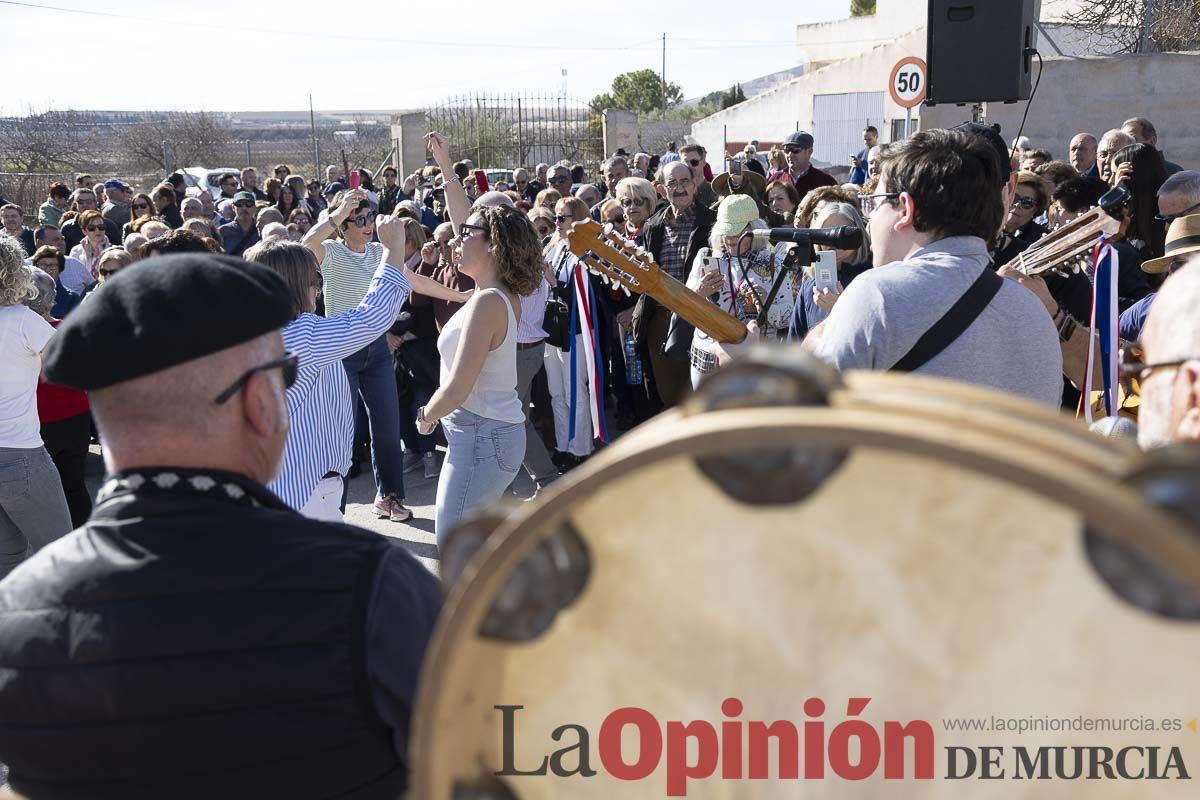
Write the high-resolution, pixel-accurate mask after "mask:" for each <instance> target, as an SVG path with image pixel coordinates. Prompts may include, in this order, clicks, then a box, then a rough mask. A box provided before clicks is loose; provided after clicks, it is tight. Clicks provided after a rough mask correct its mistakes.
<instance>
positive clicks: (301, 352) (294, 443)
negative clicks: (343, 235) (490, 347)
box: [270, 264, 412, 509]
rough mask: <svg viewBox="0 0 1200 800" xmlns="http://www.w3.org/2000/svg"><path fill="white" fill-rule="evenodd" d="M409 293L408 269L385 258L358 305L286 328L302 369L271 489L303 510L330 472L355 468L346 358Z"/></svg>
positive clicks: (387, 323)
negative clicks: (386, 260)
mask: <svg viewBox="0 0 1200 800" xmlns="http://www.w3.org/2000/svg"><path fill="white" fill-rule="evenodd" d="M411 291H412V287H411V286H410V285H409V283H408V279H407V278H405V277H404V273H403V272H401V271H400V270H399V269H397V268H396V267H393V266H392V265H390V264H380V266H379V269H377V270H375V275H374V277H373V278H372V279H371V285H370V287H369V288H368V289H367V294H366V296H365V297H363V299H362V302H361V303H359V305H358V307H357V308H352V309H350V310H349V311H344V312H342V313H341V314H338V315H337V316H334V317H328V318H326V317H318V316H317V315H316V314H307V313H305V314H301V315H300V316H298V317H296V318H295V319H294V320H292V321H291V322H290V323H288V325H287V327H285V328H284V329H283V344H284V346H285V347H286V348H287V349H288V350H290V351H291V352H293V353H295V354H296V355H297V356H298V357H299V360H300V369H299V371H298V373H297V375H296V382H295V383H294V384H293V385H292V388H290V389H288V390H287V404H288V419H289V421H290V428H289V430H288V438H287V443H286V444H285V445H284V448H283V461H282V462H281V465H280V468H279V475H278V476H277V477H276V478H275V480H273V481H271V483H270V489H271V491H273V492H275V494H277V495H278V496H279V497H280V498H281V499H282V500H283V501H284V502H285V503H287V504H288V505H289V506H291V507H292V508H295V509H300V508H303V507H304V504H305V503H306V502H308V498H309V496H310V495H311V494H312V491H313V489H315V488H316V486H317V484H318V483H319V482H320V481H321V478H323V477H324V476H325V475H326V474H327V473H330V472H337V473H339V474H341V475H345V474H346V472H347V470H349V469H350V455H351V448H352V442H353V439H354V404H353V403H352V402H351V398H350V382H349V381H348V380H347V379H346V369H345V367H343V366H342V359H343V358H345V357H346V356H348V355H351V354H353V353H356V352H358V351H359V350H361V349H362V348H364V347H366V346H367V345H368V344H370V343H371V342H373V341H375V340H376V339H378V338H379V336H380V334H382V333H383V332H384V331H386V330H387V329H388V328H390V327H391V326H392V323H393V322H395V321H396V315H397V314H399V313H400V307H401V306H403V305H404V301H405V300H406V299H408V295H409V294H410V292H411Z"/></svg>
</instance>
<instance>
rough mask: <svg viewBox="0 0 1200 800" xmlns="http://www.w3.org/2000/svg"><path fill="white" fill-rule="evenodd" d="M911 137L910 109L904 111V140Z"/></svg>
mask: <svg viewBox="0 0 1200 800" xmlns="http://www.w3.org/2000/svg"><path fill="white" fill-rule="evenodd" d="M911 136H912V109H911V108H906V109H904V138H905V139H907V138H909V137H911Z"/></svg>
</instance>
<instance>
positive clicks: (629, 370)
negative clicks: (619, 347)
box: [623, 331, 642, 386]
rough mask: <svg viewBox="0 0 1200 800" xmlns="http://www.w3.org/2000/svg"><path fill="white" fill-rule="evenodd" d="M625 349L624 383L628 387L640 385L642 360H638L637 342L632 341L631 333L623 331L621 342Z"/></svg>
mask: <svg viewBox="0 0 1200 800" xmlns="http://www.w3.org/2000/svg"><path fill="white" fill-rule="evenodd" d="M623 344H624V347H625V383H627V384H629V385H630V386H640V385H641V384H642V359H640V358H638V351H637V342H636V341H634V338H633V331H625V337H624V340H623Z"/></svg>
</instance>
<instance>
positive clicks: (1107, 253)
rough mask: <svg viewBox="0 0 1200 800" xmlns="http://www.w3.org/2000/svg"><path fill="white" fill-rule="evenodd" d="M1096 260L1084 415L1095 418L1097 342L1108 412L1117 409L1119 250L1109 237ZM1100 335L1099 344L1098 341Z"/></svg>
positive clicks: (1100, 244) (1099, 247) (1098, 247)
mask: <svg viewBox="0 0 1200 800" xmlns="http://www.w3.org/2000/svg"><path fill="white" fill-rule="evenodd" d="M1092 258H1093V263H1094V264H1095V270H1096V271H1095V277H1094V281H1093V289H1092V319H1091V329H1092V336H1091V337H1090V339H1089V341H1088V358H1087V372H1086V373H1085V374H1084V377H1083V396H1082V397H1081V398H1080V402H1081V403H1082V404H1083V413H1084V419H1085V420H1086V421H1087V422H1088V423H1091V422H1092V392H1093V391H1094V389H1093V386H1092V382H1093V381H1092V375H1093V370H1094V369H1095V366H1096V357H1097V352H1096V350H1097V346H1098V347H1099V357H1100V362H1101V364H1102V369H1103V371H1102V375H1103V376H1104V391H1103V392H1102V393H1101V397H1102V398H1103V400H1104V413H1105V416H1113V415H1114V414H1116V413H1117V386H1118V383H1117V352H1118V351H1117V345H1118V342H1117V330H1118V320H1117V273H1118V271H1119V270H1118V262H1117V252H1116V250H1115V249H1114V248H1113V246H1112V245H1111V244H1109V243H1108V241H1107V239H1106V238H1101V240H1100V241H1099V242H1098V243H1097V244H1096V247H1095V249H1094V250H1093V252H1092ZM1097 339H1099V344H1098V345H1097Z"/></svg>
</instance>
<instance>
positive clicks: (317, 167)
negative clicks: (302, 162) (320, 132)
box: [308, 94, 321, 181]
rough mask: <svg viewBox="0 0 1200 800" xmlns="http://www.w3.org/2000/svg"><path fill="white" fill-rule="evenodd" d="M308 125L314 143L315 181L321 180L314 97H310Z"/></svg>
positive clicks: (319, 148)
mask: <svg viewBox="0 0 1200 800" xmlns="http://www.w3.org/2000/svg"><path fill="white" fill-rule="evenodd" d="M308 125H309V130H311V131H312V141H313V180H316V181H320V180H321V147H320V145H319V144H318V143H317V116H316V114H314V113H313V102H312V95H311V94H310V95H309V96H308Z"/></svg>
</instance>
